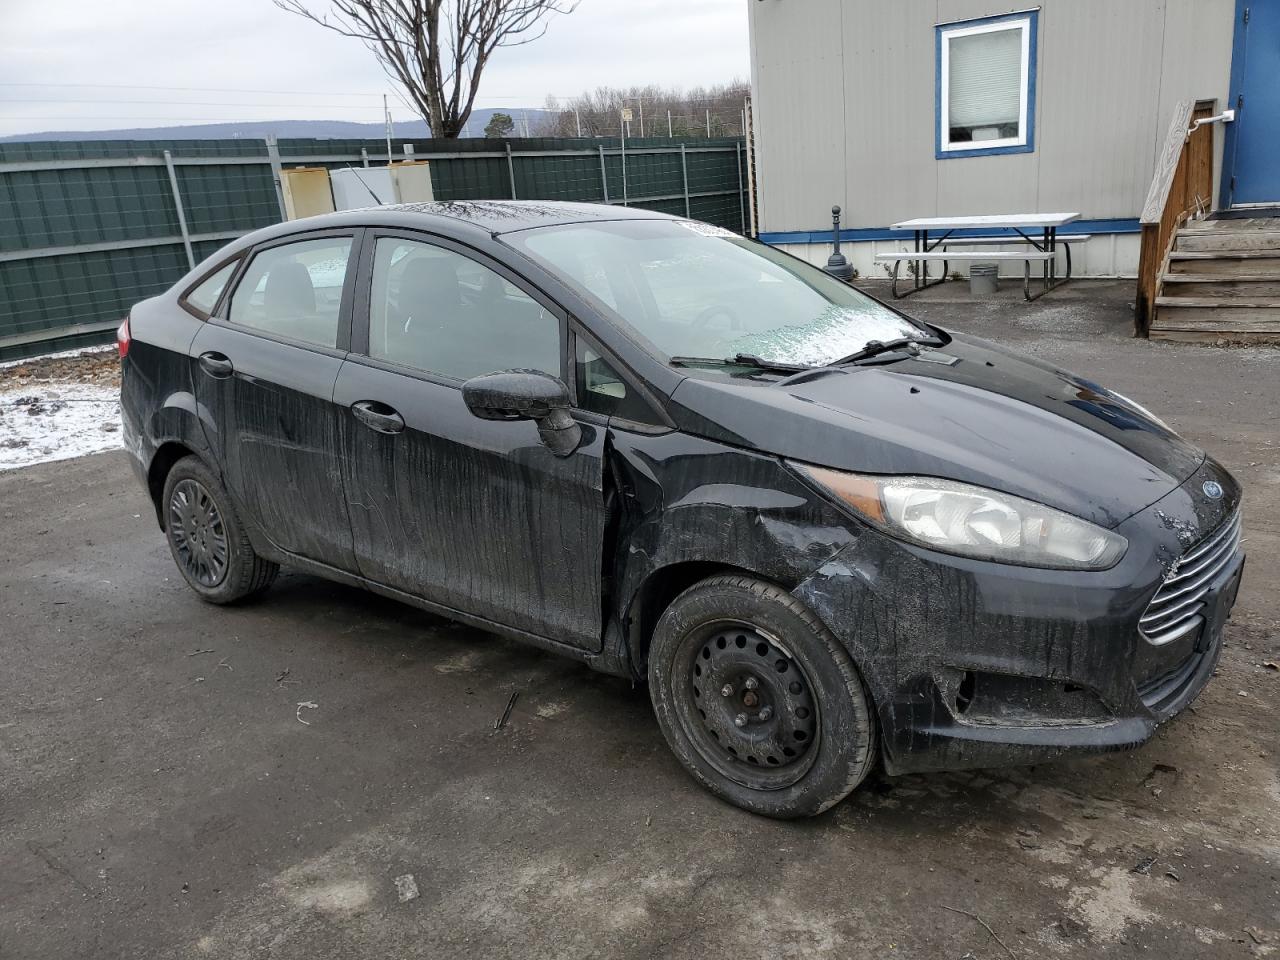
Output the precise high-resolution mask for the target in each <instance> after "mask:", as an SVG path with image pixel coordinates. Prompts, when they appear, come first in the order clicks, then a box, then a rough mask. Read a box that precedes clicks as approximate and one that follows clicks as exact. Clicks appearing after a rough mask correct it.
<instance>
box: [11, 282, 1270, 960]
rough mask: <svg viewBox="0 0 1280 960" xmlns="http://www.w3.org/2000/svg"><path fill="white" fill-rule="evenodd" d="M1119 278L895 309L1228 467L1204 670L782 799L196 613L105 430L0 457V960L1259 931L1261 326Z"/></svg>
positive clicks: (1203, 941) (587, 676) (525, 682)
mask: <svg viewBox="0 0 1280 960" xmlns="http://www.w3.org/2000/svg"><path fill="white" fill-rule="evenodd" d="M1131 289H1132V288H1131V286H1130V285H1128V284H1092V285H1088V284H1084V283H1076V284H1074V285H1073V286H1070V287H1067V288H1066V289H1064V290H1061V291H1057V292H1055V293H1053V294H1051V295H1049V296H1048V297H1046V298H1045V299H1044V300H1041V301H1039V302H1038V303H1037V304H1034V305H1031V306H1027V305H1025V304H1023V303H1021V302H1020V301H1018V300H1016V299H1001V300H998V301H988V302H986V303H984V304H981V305H975V304H968V303H966V302H964V301H965V298H964V296H963V287H962V286H961V285H959V284H955V285H948V287H944V288H941V289H938V290H931V291H927V292H926V293H925V294H923V295H922V296H920V297H917V298H912V299H910V300H907V301H905V302H906V304H908V306H909V309H910V310H912V311H913V312H915V313H917V314H918V315H920V316H923V317H926V318H928V319H933V320H936V321H938V322H942V323H948V324H951V325H952V326H954V327H956V328H958V329H965V330H969V331H973V332H976V333H978V334H980V335H984V336H988V337H991V338H994V339H998V340H1001V341H1004V342H1007V343H1012V344H1015V345H1017V346H1019V347H1021V348H1023V349H1026V350H1029V351H1031V352H1034V353H1036V354H1038V355H1040V356H1042V357H1045V358H1048V359H1051V360H1053V361H1055V362H1057V363H1060V364H1061V365H1063V366H1067V367H1069V368H1073V369H1075V370H1077V371H1078V372H1080V373H1083V374H1085V375H1088V376H1090V377H1092V378H1093V379H1096V380H1098V381H1101V382H1103V383H1106V384H1109V385H1112V386H1114V387H1115V388H1117V389H1119V390H1121V391H1123V392H1125V393H1127V394H1129V395H1130V396H1133V397H1135V398H1136V399H1139V400H1140V401H1142V402H1144V403H1146V404H1148V405H1149V406H1151V407H1152V408H1154V409H1155V410H1156V411H1157V412H1160V413H1161V414H1163V415H1166V416H1167V418H1168V419H1169V420H1170V421H1171V422H1172V423H1173V424H1174V426H1175V427H1176V428H1178V429H1179V430H1181V431H1182V432H1184V433H1185V434H1186V435H1188V436H1189V437H1191V438H1192V439H1194V440H1195V441H1196V442H1198V443H1200V444H1202V445H1203V446H1205V447H1206V448H1208V449H1209V450H1210V451H1212V452H1213V453H1214V454H1215V455H1216V456H1217V457H1219V458H1220V459H1222V460H1223V461H1224V462H1225V463H1226V464H1227V465H1228V466H1229V467H1230V468H1231V469H1232V470H1233V471H1234V472H1235V473H1236V475H1237V476H1238V477H1239V478H1240V479H1241V480H1242V481H1243V483H1244V484H1245V487H1246V491H1247V501H1246V515H1245V528H1246V534H1245V535H1246V537H1247V540H1248V542H1247V545H1246V546H1247V550H1248V552H1249V565H1248V569H1247V571H1246V574H1245V581H1244V586H1243V588H1242V590H1241V592H1240V600H1239V605H1238V606H1237V608H1236V616H1235V619H1234V621H1233V622H1232V623H1231V625H1230V626H1229V628H1228V634H1227V637H1228V640H1227V647H1226V650H1225V652H1224V655H1223V658H1222V665H1221V669H1220V672H1219V676H1218V677H1217V679H1216V680H1215V681H1214V682H1213V683H1212V684H1211V685H1210V687H1209V689H1208V690H1207V692H1206V694H1205V695H1204V696H1203V697H1202V698H1201V700H1200V701H1199V702H1198V703H1197V704H1196V706H1195V708H1194V710H1193V711H1191V712H1189V713H1187V714H1186V715H1184V716H1183V717H1182V718H1180V719H1179V720H1178V721H1176V722H1174V723H1173V724H1171V725H1169V726H1167V727H1166V728H1164V729H1163V730H1162V731H1161V733H1160V734H1159V735H1158V736H1157V738H1156V739H1155V740H1154V741H1153V742H1152V743H1151V744H1150V745H1148V746H1147V747H1146V748H1145V749H1143V750H1141V751H1139V752H1137V753H1133V754H1125V755H1116V756H1111V757H1105V758H1100V759H1089V760H1076V761H1069V762H1062V763H1057V764H1053V765H1045V766H1041V767H1036V768H1032V769H1013V770H990V771H983V772H978V773H966V774H949V775H932V776H914V777H908V778H901V779H888V778H884V777H881V776H875V777H874V778H873V779H872V780H871V781H870V782H869V783H868V784H867V785H866V786H864V788H863V789H862V790H860V791H859V792H858V793H857V794H855V795H854V797H853V798H852V799H850V800H849V801H847V802H845V803H843V804H841V805H839V806H838V807H836V808H835V809H834V810H832V811H831V812H829V813H828V814H826V815H824V816H823V817H821V818H818V819H816V820H813V821H808V822H803V823H793V824H780V823H774V822H770V821H765V820H760V819H755V818H753V817H750V816H748V815H746V814H744V813H741V812H739V811H737V810H735V809H733V808H730V807H728V806H725V805H724V804H722V803H720V802H718V801H716V800H715V799H713V798H712V797H710V796H709V795H707V794H705V793H703V792H702V791H701V790H699V789H698V788H697V787H695V786H694V784H693V783H692V782H691V781H690V780H689V779H688V778H687V777H686V776H685V775H684V774H683V773H682V772H681V770H680V769H679V768H678V767H677V765H676V762H675V761H674V759H673V758H672V757H671V756H669V755H668V753H667V750H666V748H665V746H664V744H663V742H662V739H661V736H660V734H659V732H658V730H657V727H656V726H655V724H654V722H653V720H652V718H651V716H650V712H649V707H648V701H647V697H646V694H645V692H644V691H643V690H641V689H631V688H629V687H628V685H627V684H626V683H624V682H620V681H617V680H614V679H610V678H607V677H602V676H598V675H595V674H592V673H590V672H588V671H587V670H585V669H583V668H581V667H578V666H576V665H573V664H570V663H567V662H565V661H561V660H557V659H555V658H552V657H550V656H546V655H543V654H541V653H538V652H535V651H532V650H529V649H526V648H522V647H519V646H516V645H514V644H511V643H508V642H506V641H502V640H498V639H496V638H494V637H492V636H489V635H486V634H483V633H480V632H477V631H473V630H470V629H466V628H462V627H458V626H455V625H451V624H449V623H447V622H445V621H442V620H439V619H436V618H433V617H431V616H428V615H426V614H423V613H420V612H418V611H415V610H413V609H410V608H407V607H403V606H400V605H397V604H395V603H391V602H388V601H384V600H380V599H377V598H374V597H370V596H367V595H363V594H361V593H359V592H356V591H354V590H349V589H346V588H342V587H335V586H331V585H328V584H326V583H323V582H321V581H318V580H315V579H311V578H308V577H302V576H298V575H287V574H286V575H285V576H283V577H282V578H281V580H280V581H279V582H278V584H277V586H276V587H275V588H274V589H273V590H272V591H271V593H270V594H269V595H268V597H267V598H266V600H265V601H264V602H262V603H260V604H258V605H256V606H252V607H246V608H243V609H233V610H214V609H211V608H209V607H207V606H203V605H202V604H201V603H199V602H198V601H197V600H196V599H195V598H194V596H193V595H192V594H191V593H190V592H189V591H188V590H187V589H186V588H185V587H184V586H183V585H182V584H181V582H180V581H179V579H178V577H177V575H176V573H175V572H174V571H173V570H172V568H171V563H170V560H169V557H168V555H167V553H166V550H165V547H164V544H163V541H162V539H161V536H160V534H159V532H158V531H157V529H156V526H155V522H154V519H153V517H152V516H151V515H150V511H149V506H148V504H147V502H146V500H145V498H144V496H143V494H142V492H141V490H140V489H139V488H138V487H137V486H136V485H135V483H134V481H133V478H132V476H131V475H130V474H129V472H128V469H127V465H126V463H125V459H124V456H123V455H122V454H120V453H107V454H101V455H97V456H93V457H88V458H85V459H81V460H73V461H68V462H64V463H58V464H52V465H44V466H35V467H27V468H24V469H18V470H10V471H7V472H4V473H0V540H2V541H3V550H0V642H2V649H3V651H4V653H5V654H6V669H4V670H3V671H0V704H3V707H0V864H3V870H0V956H2V957H4V958H11V957H12V958H28V957H49V958H58V960H65V958H70V957H90V956H92V957H123V956H129V957H135V956H146V957H161V958H164V957H173V958H177V957H182V958H188V957H200V956H209V957H244V958H261V957H267V956H270V957H287V958H295V957H296V958H304V957H305V958H314V957H352V958H355V957H410V956H424V957H476V958H481V957H483V958H491V957H535V958H537V957H547V958H551V957H556V958H559V957H583V958H587V957H591V958H596V957H605V956H607V957H655V958H659V957H660V958H666V957H698V958H700V960H701V958H705V957H728V956H746V957H759V958H774V957H778V958H792V957H833V958H834V957H839V958H856V957H920V958H935V957H941V958H954V960H961V958H965V957H972V958H1000V957H1005V958H1008V957H1017V958H1032V957H1091V958H1092V957H1149V956H1160V957H1161V958H1163V960H1177V958H1202V957H1255V956H1268V955H1276V954H1280V760H1278V755H1280V746H1278V744H1277V733H1278V732H1280V671H1277V670H1275V669H1274V668H1273V667H1272V666H1268V664H1269V663H1270V664H1275V663H1277V662H1280V622H1278V621H1280V594H1278V593H1277V591H1276V588H1275V583H1276V580H1277V577H1278V575H1280V521H1277V519H1276V518H1277V516H1278V515H1280V460H1278V459H1277V449H1276V447H1277V444H1278V443H1280V429H1278V427H1280V375H1278V374H1277V371H1278V370H1280V351H1276V350H1262V349H1245V350H1239V349H1218V348H1212V347H1210V348H1205V347H1196V346H1165V345H1160V344H1152V343H1146V342H1138V341H1133V340H1130V339H1128V338H1127V336H1126V331H1127V329H1128V322H1129V313H1128V307H1127V298H1128V297H1129V296H1130V295H1131ZM512 691H518V692H519V694H520V696H519V699H518V700H517V702H516V704H515V707H514V710H513V711H512V714H511V718H510V721H509V722H508V724H507V725H506V726H505V727H504V728H503V729H502V730H501V731H498V732H495V730H494V721H495V720H496V719H497V718H498V717H499V716H500V715H501V713H502V712H503V708H504V706H505V705H506V704H507V701H508V698H509V697H510V695H511V693H512ZM406 875H412V877H413V884H412V887H413V888H416V894H417V895H416V896H412V894H413V892H414V889H411V888H410V884H409V883H408V882H407V881H403V880H402V881H401V885H400V888H398V887H397V883H396V878H402V877H404V876H406ZM401 889H402V890H403V896H404V897H405V898H406V899H403V900H402V899H401V896H402V894H401V893H400V890H401ZM979 918H980V919H979ZM988 928H989V929H988ZM997 938H998V939H997Z"/></svg>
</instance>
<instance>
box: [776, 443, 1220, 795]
mask: <svg viewBox="0 0 1280 960" xmlns="http://www.w3.org/2000/svg"><path fill="white" fill-rule="evenodd" d="M1210 479H1212V480H1216V481H1217V482H1218V483H1219V484H1221V486H1222V487H1223V488H1224V489H1225V490H1226V495H1224V496H1223V498H1222V499H1221V500H1218V501H1207V499H1206V498H1205V497H1204V495H1203V494H1202V493H1200V491H1201V490H1202V487H1203V484H1204V482H1205V481H1206V480H1210ZM1239 499H1240V492H1239V486H1238V485H1237V484H1236V483H1235V481H1234V480H1233V479H1232V478H1231V477H1230V475H1229V474H1227V473H1226V471H1225V470H1224V469H1223V468H1221V467H1220V466H1219V465H1217V464H1216V463H1215V462H1213V461H1212V460H1207V461H1206V462H1205V464H1204V465H1203V466H1202V467H1201V469H1200V470H1199V471H1198V472H1197V473H1196V474H1195V475H1193V476H1192V477H1191V478H1189V479H1188V480H1187V481H1186V482H1185V483H1184V484H1183V485H1182V486H1181V487H1179V488H1178V489H1177V490H1175V491H1173V492H1172V493H1170V494H1169V495H1168V496H1166V497H1164V498H1162V499H1161V500H1160V501H1157V502H1156V503H1155V504H1152V505H1151V506H1150V507H1148V508H1146V509H1145V510H1142V511H1140V512H1139V513H1137V514H1135V515H1134V516H1132V517H1130V518H1129V519H1128V520H1126V521H1125V522H1124V523H1122V524H1120V525H1119V526H1118V527H1117V530H1118V532H1120V533H1122V534H1124V536H1125V537H1127V538H1128V540H1129V550H1128V552H1127V553H1126V554H1125V557H1124V558H1123V559H1122V560H1121V561H1120V563H1119V564H1117V566H1115V567H1114V568H1112V569H1111V570H1107V571H1101V572H1096V573H1078V572H1070V571H1054V570H1035V569H1030V568H1025V567H1014V566H1008V565H1003V564H996V563H988V562H981V561H973V560H967V559H964V558H959V557H951V556H944V555H941V554H938V553H934V552H932V551H928V550H923V549H919V548H916V547H913V546H909V545H907V544H903V543H901V542H899V541H896V540H893V539H891V538H888V537H886V536H884V535H883V534H880V533H878V532H876V531H872V530H867V531H864V532H862V533H861V534H860V535H859V537H858V539H857V541H856V542H855V543H854V544H852V545H850V546H849V547H847V548H846V549H845V550H843V551H841V552H840V553H839V554H837V555H836V557H834V558H833V559H832V560H831V561H829V562H828V563H827V564H825V565H824V566H823V568H822V569H820V570H819V571H817V572H816V573H815V574H814V575H813V576H812V577H810V578H809V579H807V580H806V581H805V582H804V583H802V584H800V586H799V587H798V588H797V590H796V594H797V596H799V597H800V598H801V599H802V600H804V601H805V602H806V603H808V604H810V605H811V606H812V607H813V608H814V609H815V610H816V611H817V612H819V613H820V615H822V616H823V618H824V620H825V621H826V623H827V624H828V625H830V626H831V628H832V630H833V631H834V632H835V633H836V634H837V636H839V637H840V638H841V640H843V641H844V643H845V644H846V646H847V647H848V648H849V650H850V653H851V654H852V656H853V657H854V660H855V662H856V663H857V664H858V665H859V667H860V668H861V670H862V673H863V677H864V679H865V681H866V683H867V685H868V688H869V690H870V693H871V695H872V698H873V699H874V701H875V703H876V707H877V713H878V716H879V719H880V728H881V732H882V739H883V743H884V756H885V764H886V767H887V769H888V770H889V772H890V773H906V772H916V771H925V770H951V769H964V768H973V767H988V766H999V765H1003V764H1020V763H1036V762H1040V761H1043V760H1046V759H1052V758H1054V757H1057V756H1061V755H1063V754H1067V753H1081V752H1105V751H1111V750H1121V749H1125V748H1130V747H1135V746H1137V745H1139V744H1141V743H1142V742H1144V741H1145V740H1147V739H1148V738H1149V737H1150V736H1151V735H1152V733H1153V732H1154V731H1155V729H1156V727H1157V726H1159V725H1160V724H1161V723H1163V722H1164V721H1166V720H1168V719H1169V718H1171V717H1173V716H1175V715H1176V714H1177V713H1179V712H1180V711H1181V710H1183V709H1184V708H1185V707H1186V706H1187V705H1188V704H1190V703H1191V702H1192V701H1193V700H1194V699H1195V698H1196V696H1198V695H1199V693H1200V691H1201V690H1202V689H1204V686H1205V684H1206V683H1207V682H1208V680H1209V678H1210V677H1211V676H1212V675H1213V671H1214V668H1215V666H1216V664H1217V660H1218V655H1219V652H1220V650H1221V644H1222V630H1223V625H1224V624H1225V622H1226V620H1227V619H1228V617H1229V615H1230V612H1231V607H1232V605H1233V604H1234V602H1235V597H1236V592H1237V590H1238V589H1239V584H1240V577H1241V573H1242V570H1243V567H1244V555H1243V553H1242V552H1241V551H1240V550H1239V549H1238V548H1236V549H1235V550H1234V551H1233V552H1232V553H1231V554H1230V555H1229V556H1228V557H1227V559H1225V560H1224V562H1223V563H1222V564H1221V565H1220V567H1219V568H1218V569H1217V570H1216V572H1215V575H1214V576H1213V578H1212V580H1211V582H1209V583H1208V585H1207V588H1206V590H1205V594H1204V596H1205V605H1204V607H1203V609H1202V610H1201V616H1200V619H1199V622H1198V624H1197V625H1196V627H1195V629H1193V630H1189V631H1188V632H1187V633H1186V634H1185V635H1183V636H1180V637H1178V638H1177V640H1176V641H1174V642H1170V643H1168V644H1165V645H1163V646H1160V647H1155V646H1153V645H1152V644H1150V643H1149V642H1148V641H1147V640H1146V639H1144V638H1143V637H1142V636H1141V634H1140V632H1139V629H1138V621H1139V618H1140V617H1141V616H1142V614H1143V612H1144V610H1146V609H1147V605H1148V604H1149V603H1150V601H1151V599H1152V597H1153V596H1154V595H1155V593H1156V591H1157V589H1158V588H1159V587H1160V585H1161V583H1162V582H1163V580H1164V578H1165V576H1166V574H1167V573H1168V571H1169V570H1170V569H1171V567H1172V566H1173V564H1174V563H1175V562H1176V560H1177V559H1178V558H1179V557H1181V556H1182V555H1183V554H1184V553H1185V552H1186V551H1187V550H1188V548H1193V547H1194V545H1195V544H1197V543H1198V542H1200V541H1201V540H1203V539H1204V538H1205V537H1206V536H1207V535H1209V534H1211V533H1212V532H1213V531H1215V530H1216V529H1218V528H1219V526H1220V525H1221V524H1222V523H1224V522H1225V521H1227V520H1228V519H1229V518H1230V517H1231V516H1232V515H1233V514H1234V512H1235V511H1236V510H1238V508H1239Z"/></svg>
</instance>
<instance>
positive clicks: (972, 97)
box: [938, 13, 1035, 156]
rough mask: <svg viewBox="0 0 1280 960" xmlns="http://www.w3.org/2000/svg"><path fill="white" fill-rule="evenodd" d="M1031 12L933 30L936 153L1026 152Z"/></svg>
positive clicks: (1031, 50) (1027, 144)
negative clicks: (935, 47) (935, 39)
mask: <svg viewBox="0 0 1280 960" xmlns="http://www.w3.org/2000/svg"><path fill="white" fill-rule="evenodd" d="M1034 18H1035V14H1034V13H1029V14H1020V15H1014V16H1012V17H1001V18H999V19H995V20H983V21H980V22H977V23H968V24H966V23H958V24H948V25H945V26H941V27H938V80H939V83H938V91H939V95H940V96H939V103H938V155H939V156H944V155H947V154H956V153H962V154H965V155H972V154H973V153H975V152H978V153H985V152H1001V153H1008V152H1020V151H1027V150H1030V149H1031V146H1030V140H1031V138H1030V132H1029V131H1030V124H1031V123H1032V119H1031V104H1030V102H1029V101H1030V96H1031V91H1032V89H1033V85H1032V79H1031V74H1032V71H1033V70H1034V65H1033V63H1032V60H1033V57H1034V49H1035V43H1034V36H1035V20H1034Z"/></svg>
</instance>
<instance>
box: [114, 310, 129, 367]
mask: <svg viewBox="0 0 1280 960" xmlns="http://www.w3.org/2000/svg"><path fill="white" fill-rule="evenodd" d="M132 342H133V338H132V337H130V336H129V318H128V317H125V318H124V322H123V323H122V324H120V328H119V329H118V330H116V347H117V348H118V349H119V351H120V359H121V360H123V359H124V358H125V357H127V356H128V355H129V344H131V343H132Z"/></svg>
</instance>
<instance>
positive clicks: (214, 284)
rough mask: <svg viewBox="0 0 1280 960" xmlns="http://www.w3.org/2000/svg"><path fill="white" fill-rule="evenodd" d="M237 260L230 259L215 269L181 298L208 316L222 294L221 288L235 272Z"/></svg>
mask: <svg viewBox="0 0 1280 960" xmlns="http://www.w3.org/2000/svg"><path fill="white" fill-rule="evenodd" d="M239 262H240V261H238V260H232V261H231V262H230V263H228V264H227V265H226V266H224V267H222V268H221V269H220V270H216V271H215V272H214V273H212V274H211V275H210V276H209V277H207V278H206V279H205V280H204V281H203V282H202V283H198V284H196V286H195V287H193V288H192V289H191V290H190V291H189V292H188V293H187V295H186V296H185V297H184V298H183V299H184V300H186V301H187V303H189V304H191V306H193V307H195V308H196V309H197V310H199V311H200V312H201V313H203V314H204V315H205V316H206V317H207V316H209V314H211V313H213V308H214V307H215V306H217V304H218V298H219V297H220V296H222V288H223V287H225V286H226V285H227V281H228V280H230V279H231V274H232V273H234V272H235V269H236V266H237V265H238V264H239Z"/></svg>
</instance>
